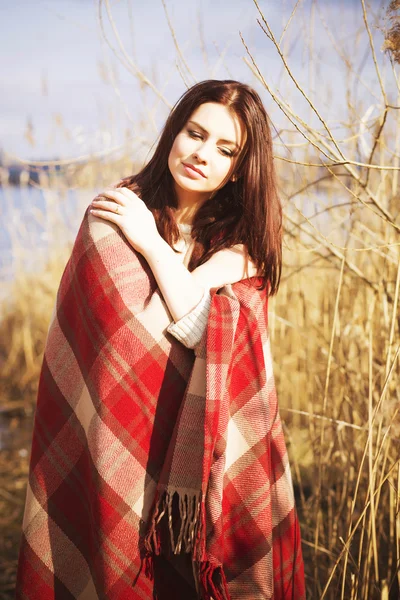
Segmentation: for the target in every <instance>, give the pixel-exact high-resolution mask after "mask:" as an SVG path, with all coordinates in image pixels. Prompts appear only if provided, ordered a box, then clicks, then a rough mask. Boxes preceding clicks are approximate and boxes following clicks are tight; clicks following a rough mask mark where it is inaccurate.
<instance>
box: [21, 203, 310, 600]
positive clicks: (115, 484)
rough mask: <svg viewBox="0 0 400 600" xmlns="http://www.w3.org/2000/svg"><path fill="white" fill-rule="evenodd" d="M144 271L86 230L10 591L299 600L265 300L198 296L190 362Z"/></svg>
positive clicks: (48, 377)
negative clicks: (199, 317) (203, 319)
mask: <svg viewBox="0 0 400 600" xmlns="http://www.w3.org/2000/svg"><path fill="white" fill-rule="evenodd" d="M170 321H171V317H170V314H169V312H168V309H167V307H166V305H165V303H164V302H163V299H162V298H161V295H160V293H159V291H158V289H157V286H156V282H155V279H154V277H153V275H152V273H151V271H150V269H149V267H148V265H147V263H146V261H145V260H144V258H143V257H142V256H141V255H140V254H138V253H136V252H134V251H133V250H132V248H131V247H130V246H129V245H128V244H127V242H126V241H125V239H124V237H123V236H122V235H121V233H120V232H119V230H118V229H117V228H116V227H114V226H113V225H111V224H110V223H106V222H104V221H100V220H98V219H95V218H93V217H91V216H89V215H88V214H86V215H85V218H84V220H83V223H82V226H81V228H80V231H79V234H78V237H77V240H76V242H75V245H74V249H73V252H72V255H71V258H70V260H69V262H68V264H67V266H66V269H65V271H64V274H63V277H62V280H61V283H60V288H59V291H58V295H57V303H56V310H55V313H54V315H53V319H52V323H51V326H50V329H49V334H48V340H47V344H46V350H45V356H44V360H43V366H42V372H41V377H40V383H39V394H38V402H37V409H36V415H35V426H34V434H33V443H32V454H31V465H30V475H29V483H28V491H27V500H26V507H25V516H24V523H23V535H22V542H21V549H20V558H19V568H18V576H17V598H18V599H21V600H22V599H23V600H27V599H29V600H39V599H40V600H52V599H57V600H64V599H65V600H67V599H70V598H71V599H79V600H96V599H99V600H100V599H101V600H102V599H107V600H108V599H110V600H139V599H142V600H150V599H151V598H158V599H159V600H164V599H169V598H171V599H174V600H179V599H180V598H182V599H185V600H192V599H193V600H195V599H196V598H199V597H200V598H204V599H206V600H211V599H213V600H219V599H229V598H230V599H231V600H239V599H240V600H261V599H263V600H265V599H267V598H268V599H272V598H273V599H274V600H286V599H289V598H291V599H296V600H301V599H303V598H304V597H305V592H304V575H303V564H302V556H301V545H300V535H299V526H298V521H297V517H296V511H295V506H294V499H293V490H292V482H291V477H290V470H289V465H288V459H287V453H286V447H285V443H284V439H283V434H282V427H281V422H280V418H279V413H278V406H277V399H276V393H275V386H274V381H273V374H272V368H271V364H272V359H271V354H270V348H269V339H268V330H267V294H266V291H265V290H264V291H258V290H257V289H255V287H253V286H252V285H251V280H246V281H243V282H239V283H237V284H234V285H232V286H230V285H227V286H224V287H223V288H221V289H220V290H218V291H216V290H214V291H213V301H212V306H211V311H210V317H209V323H208V329H207V332H205V335H204V336H203V339H202V341H201V343H200V345H199V346H198V347H197V349H196V351H195V352H193V351H192V350H189V349H187V348H186V347H184V346H183V345H182V344H180V343H179V342H178V341H177V340H175V339H174V338H173V337H172V336H170V335H169V334H168V333H166V328H167V326H168V325H169V323H170Z"/></svg>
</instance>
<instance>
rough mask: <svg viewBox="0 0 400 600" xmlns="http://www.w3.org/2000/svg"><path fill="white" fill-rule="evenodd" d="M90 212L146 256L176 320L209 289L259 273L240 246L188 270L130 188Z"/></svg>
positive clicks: (97, 202) (100, 200)
mask: <svg viewBox="0 0 400 600" xmlns="http://www.w3.org/2000/svg"><path fill="white" fill-rule="evenodd" d="M91 212H92V213H93V215H94V216H96V217H100V218H103V219H105V220H108V221H111V222H112V223H114V224H116V225H117V226H118V227H120V229H121V231H122V232H123V233H124V235H125V237H126V238H127V240H128V242H129V243H130V244H131V245H132V247H133V248H134V249H135V250H137V251H138V252H140V253H141V254H142V255H143V256H144V258H145V259H146V260H147V262H148V264H149V266H150V268H151V270H152V272H153V275H154V277H155V279H156V281H157V284H158V286H159V288H160V292H161V294H162V296H163V298H164V301H165V303H166V304H167V306H168V309H169V311H170V313H171V315H172V318H173V319H174V321H179V320H180V319H181V318H182V317H184V316H185V315H186V314H188V313H189V312H190V311H191V310H193V308H194V307H195V306H197V305H198V303H199V302H200V300H201V299H202V298H203V296H204V293H205V291H206V290H210V289H211V288H213V287H219V286H222V285H224V284H226V283H235V282H236V281H240V280H241V279H244V278H245V277H251V276H253V275H255V274H256V269H255V267H254V265H253V264H252V263H251V262H250V261H248V260H247V258H246V253H245V249H244V248H243V247H241V246H236V247H234V248H232V249H226V250H221V251H219V252H217V253H215V254H214V255H213V256H212V257H211V258H210V259H209V260H208V261H207V262H206V263H204V264H203V265H200V266H199V267H197V269H194V271H192V272H190V271H188V269H187V268H186V267H185V265H184V264H183V263H182V261H181V259H180V258H179V256H178V255H177V254H176V253H175V252H174V250H173V249H172V248H171V247H170V246H169V244H168V243H167V242H166V241H165V240H164V239H163V238H162V237H161V236H160V234H159V233H158V230H157V226H156V224H155V221H154V217H153V214H152V213H151V211H150V210H149V209H148V208H147V207H146V205H145V204H144V202H143V201H142V200H141V199H140V198H139V197H138V196H137V195H136V194H135V193H134V192H131V190H128V189H127V188H118V189H117V190H115V189H114V190H109V191H108V190H107V191H106V192H104V193H102V194H101V196H97V197H96V198H95V199H94V201H93V202H92V210H91Z"/></svg>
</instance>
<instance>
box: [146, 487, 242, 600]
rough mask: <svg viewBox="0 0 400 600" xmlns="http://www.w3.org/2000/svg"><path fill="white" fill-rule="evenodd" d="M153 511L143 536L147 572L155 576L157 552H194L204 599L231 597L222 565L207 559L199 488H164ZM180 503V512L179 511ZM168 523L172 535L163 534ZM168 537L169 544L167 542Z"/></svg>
mask: <svg viewBox="0 0 400 600" xmlns="http://www.w3.org/2000/svg"><path fill="white" fill-rule="evenodd" d="M154 502H155V504H154V509H153V515H152V518H151V521H150V524H149V529H148V531H147V534H146V536H145V538H144V547H145V551H146V556H145V562H144V564H145V573H146V576H147V577H149V579H154V562H153V557H154V555H159V554H161V553H165V554H169V552H171V551H172V553H173V554H187V553H190V554H191V555H192V561H193V574H194V576H195V580H196V586H197V587H198V590H199V593H200V597H201V599H202V600H230V595H229V591H228V585H227V582H226V578H225V574H224V571H223V569H222V566H221V565H217V564H214V563H211V562H209V561H207V560H204V559H205V506H204V502H203V501H202V498H201V494H200V493H198V492H193V493H189V492H182V490H171V489H168V490H165V491H163V492H161V493H159V494H158V495H157V496H156V498H155V501H154ZM176 507H178V511H179V514H174V508H175V513H176ZM165 520H166V523H167V524H168V532H169V536H168V537H167V538H166V537H165V528H164V537H163V538H162V525H163V523H164V524H165ZM168 541H169V544H168V546H167V547H164V544H165V543H166V542H168Z"/></svg>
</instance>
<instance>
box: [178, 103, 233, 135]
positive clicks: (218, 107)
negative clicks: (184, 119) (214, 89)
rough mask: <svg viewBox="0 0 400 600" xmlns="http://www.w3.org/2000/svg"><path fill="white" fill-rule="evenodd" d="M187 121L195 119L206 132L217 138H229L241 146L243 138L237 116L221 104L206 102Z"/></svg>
mask: <svg viewBox="0 0 400 600" xmlns="http://www.w3.org/2000/svg"><path fill="white" fill-rule="evenodd" d="M188 121H196V123H198V124H199V125H201V126H202V127H203V128H204V129H205V130H206V131H207V133H209V134H210V135H213V136H215V137H216V138H217V139H221V140H222V139H223V140H230V141H232V142H234V143H236V144H237V145H238V146H241V144H242V141H244V138H245V131H244V127H243V125H242V123H241V121H240V120H239V118H238V117H237V116H236V115H235V114H234V113H233V112H232V111H231V110H229V108H227V107H226V106H225V105H223V104H218V103H216V102H206V103H204V104H201V105H200V106H198V107H197V108H196V110H195V111H193V113H192V114H191V115H190V117H189V119H188Z"/></svg>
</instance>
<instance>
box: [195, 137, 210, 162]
mask: <svg viewBox="0 0 400 600" xmlns="http://www.w3.org/2000/svg"><path fill="white" fill-rule="evenodd" d="M207 157H208V145H207V142H203V143H202V144H199V146H198V147H197V149H196V150H195V151H194V152H193V158H195V159H196V160H198V161H199V162H201V163H203V164H207Z"/></svg>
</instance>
